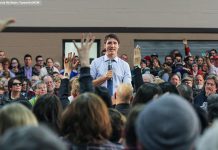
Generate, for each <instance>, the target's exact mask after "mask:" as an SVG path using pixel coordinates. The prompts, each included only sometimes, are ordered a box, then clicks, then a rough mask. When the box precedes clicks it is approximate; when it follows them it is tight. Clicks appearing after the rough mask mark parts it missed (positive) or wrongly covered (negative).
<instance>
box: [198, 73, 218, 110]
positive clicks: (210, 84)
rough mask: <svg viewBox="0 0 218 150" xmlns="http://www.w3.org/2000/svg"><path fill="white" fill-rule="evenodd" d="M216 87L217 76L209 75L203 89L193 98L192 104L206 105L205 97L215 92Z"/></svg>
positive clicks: (217, 83) (217, 82) (217, 86)
mask: <svg viewBox="0 0 218 150" xmlns="http://www.w3.org/2000/svg"><path fill="white" fill-rule="evenodd" d="M217 88H218V77H217V75H209V76H208V77H207V79H206V82H205V87H204V91H202V92H200V94H198V95H197V96H196V97H195V99H194V104H195V105H198V106H201V107H203V108H204V107H206V105H207V97H208V96H210V95H213V94H217Z"/></svg>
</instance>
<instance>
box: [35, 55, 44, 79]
mask: <svg viewBox="0 0 218 150" xmlns="http://www.w3.org/2000/svg"><path fill="white" fill-rule="evenodd" d="M35 61H36V64H35V65H34V66H33V68H35V70H36V72H37V75H39V74H40V70H41V68H42V67H44V59H43V57H42V56H41V55H37V56H36V57H35Z"/></svg>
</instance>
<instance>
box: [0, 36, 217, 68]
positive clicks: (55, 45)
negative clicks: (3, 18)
mask: <svg viewBox="0 0 218 150" xmlns="http://www.w3.org/2000/svg"><path fill="white" fill-rule="evenodd" d="M94 35H95V36H96V39H101V49H103V38H104V36H105V35H106V33H94ZM118 36H119V38H120V40H121V46H120V50H119V54H122V53H126V54H127V55H128V56H129V63H130V64H132V61H131V60H132V57H133V55H132V54H133V49H134V40H135V39H137V40H146V39H148V40H182V39H183V38H187V39H190V40H218V34H200V33H199V34H188V33H187V34H180V33H168V34H167V33H162V34H158V33H156V34H152V33H118ZM80 37H81V34H80V33H0V49H2V50H4V51H6V53H7V56H9V57H17V58H19V59H20V60H21V62H23V61H22V60H23V56H24V54H26V53H29V54H31V55H32V56H33V58H34V57H35V56H36V55H38V54H40V55H43V56H44V58H46V57H52V58H54V59H55V60H58V61H60V62H61V59H62V40H63V39H79V38H80Z"/></svg>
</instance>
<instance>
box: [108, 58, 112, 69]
mask: <svg viewBox="0 0 218 150" xmlns="http://www.w3.org/2000/svg"><path fill="white" fill-rule="evenodd" d="M108 70H112V61H111V59H110V60H109V61H108Z"/></svg>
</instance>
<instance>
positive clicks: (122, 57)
mask: <svg viewBox="0 0 218 150" xmlns="http://www.w3.org/2000/svg"><path fill="white" fill-rule="evenodd" d="M120 58H121V59H122V60H124V61H125V62H128V56H127V54H122V55H121V56H120Z"/></svg>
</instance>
